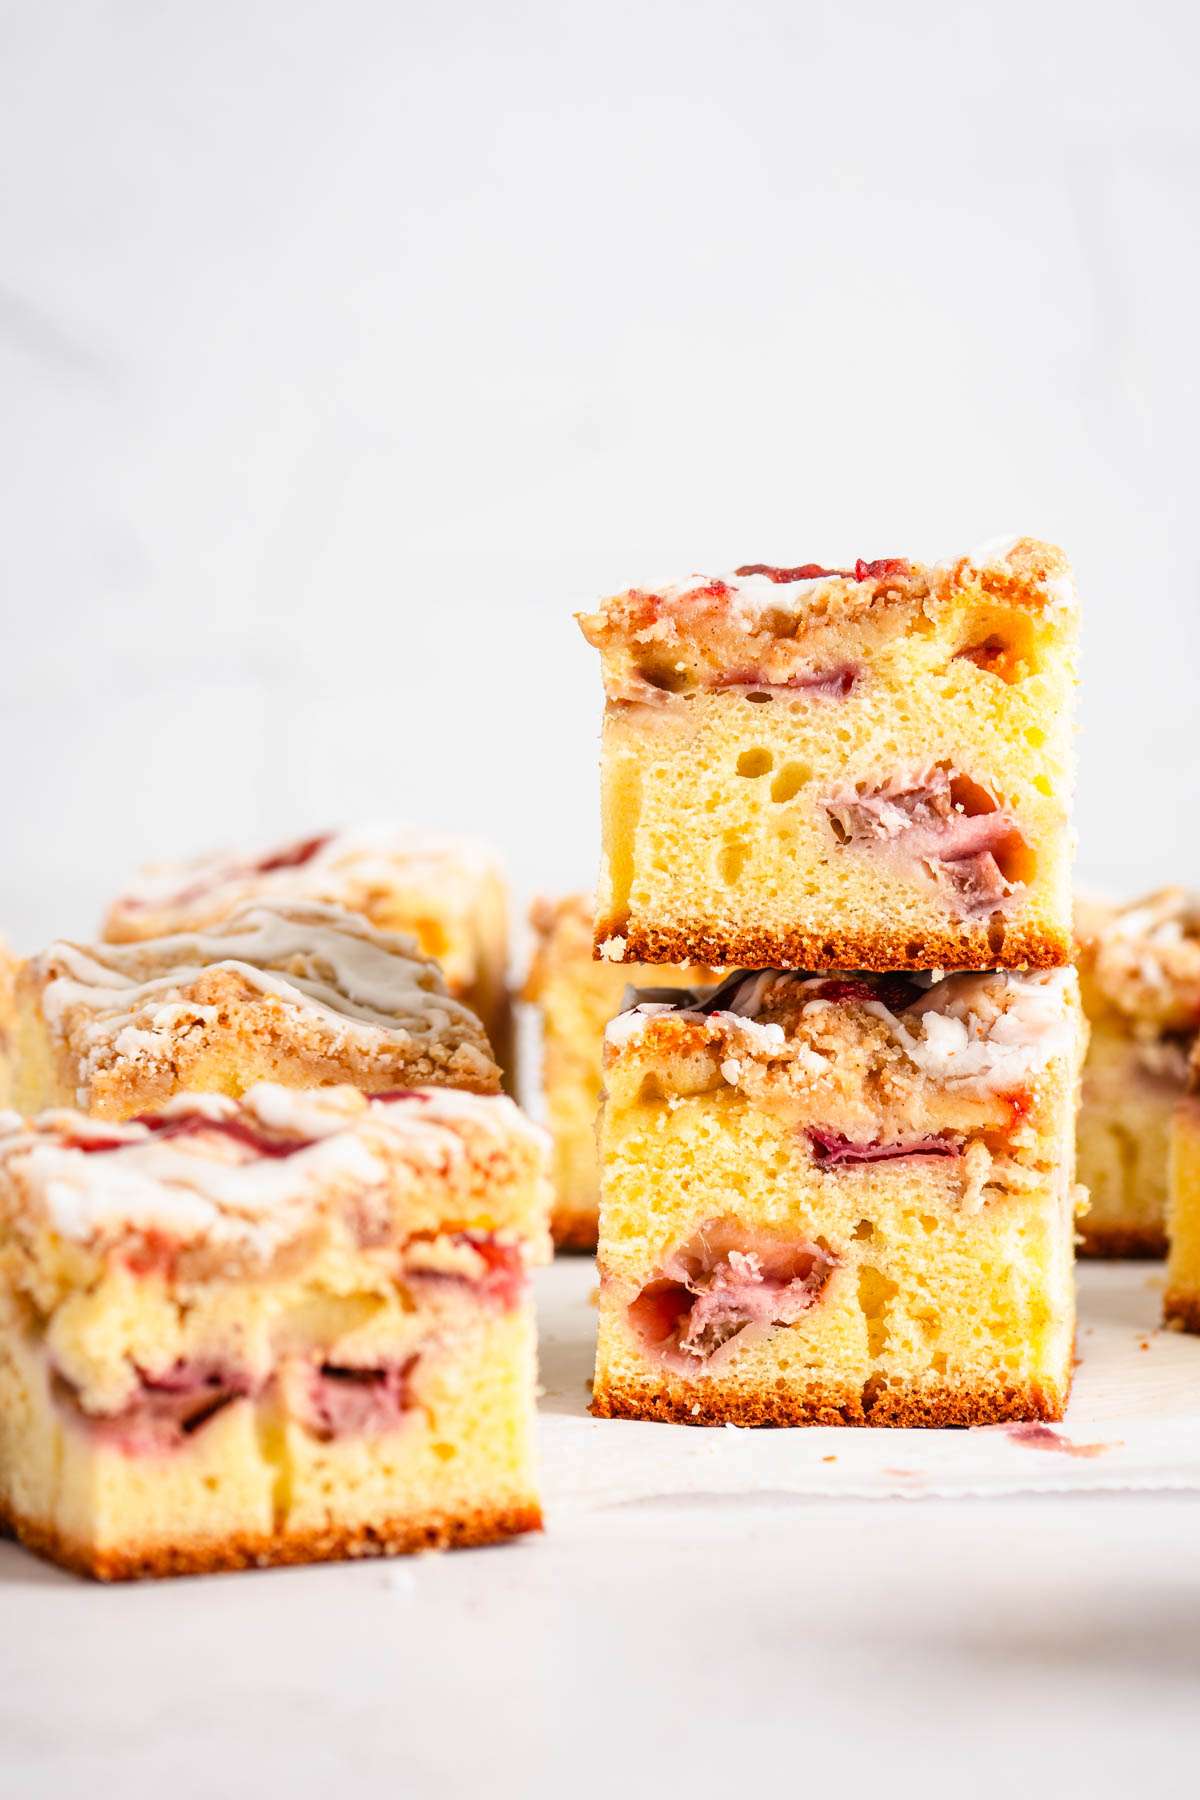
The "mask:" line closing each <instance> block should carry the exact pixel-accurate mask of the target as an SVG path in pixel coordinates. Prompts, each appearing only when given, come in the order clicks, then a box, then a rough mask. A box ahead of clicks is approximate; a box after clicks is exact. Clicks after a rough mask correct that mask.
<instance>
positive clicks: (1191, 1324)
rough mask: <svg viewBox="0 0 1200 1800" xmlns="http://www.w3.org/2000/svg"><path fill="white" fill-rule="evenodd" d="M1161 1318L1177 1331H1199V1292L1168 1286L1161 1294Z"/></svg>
mask: <svg viewBox="0 0 1200 1800" xmlns="http://www.w3.org/2000/svg"><path fill="white" fill-rule="evenodd" d="M1163 1318H1164V1319H1165V1321H1166V1323H1167V1324H1168V1325H1171V1326H1174V1327H1175V1329H1176V1330H1178V1331H1192V1332H1196V1333H1200V1294H1198V1293H1194V1292H1185V1291H1184V1290H1183V1289H1182V1288H1168V1289H1167V1291H1166V1293H1165V1294H1164V1296H1163Z"/></svg>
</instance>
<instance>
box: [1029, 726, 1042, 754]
mask: <svg viewBox="0 0 1200 1800" xmlns="http://www.w3.org/2000/svg"><path fill="white" fill-rule="evenodd" d="M1025 742H1026V743H1027V744H1028V745H1030V747H1031V748H1032V749H1034V750H1042V749H1044V748H1045V744H1046V734H1045V732H1044V731H1043V730H1042V728H1041V726H1040V725H1030V726H1028V727H1027V728H1026V731H1025Z"/></svg>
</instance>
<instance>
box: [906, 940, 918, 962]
mask: <svg viewBox="0 0 1200 1800" xmlns="http://www.w3.org/2000/svg"><path fill="white" fill-rule="evenodd" d="M904 954H905V956H906V957H907V958H908V961H909V963H910V964H911V965H912V967H913V968H914V969H915V968H917V967H918V966H919V963H920V957H921V945H920V944H918V943H917V941H916V939H915V938H914V939H912V940H911V941H910V942H909V943H907V944H905V946H904Z"/></svg>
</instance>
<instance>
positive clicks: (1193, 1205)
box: [1163, 1038, 1200, 1332]
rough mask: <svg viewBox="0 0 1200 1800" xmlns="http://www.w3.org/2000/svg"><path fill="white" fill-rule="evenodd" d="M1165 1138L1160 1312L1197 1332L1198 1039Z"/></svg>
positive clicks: (1199, 1233)
mask: <svg viewBox="0 0 1200 1800" xmlns="http://www.w3.org/2000/svg"><path fill="white" fill-rule="evenodd" d="M1168 1141H1169V1147H1170V1153H1169V1157H1168V1198H1167V1213H1166V1223H1167V1238H1168V1247H1167V1291H1166V1296H1165V1298H1164V1302H1163V1316H1164V1318H1165V1319H1166V1322H1167V1324H1168V1325H1173V1326H1175V1327H1176V1329H1178V1330H1180V1331H1195V1332H1200V1038H1197V1039H1196V1040H1195V1041H1194V1042H1193V1045H1192V1054H1191V1058H1190V1061H1189V1065H1188V1074H1187V1087H1186V1091H1185V1092H1184V1093H1183V1095H1182V1096H1181V1097H1180V1098H1179V1099H1178V1100H1177V1101H1176V1103H1175V1109H1174V1113H1173V1115H1172V1120H1171V1129H1170V1135H1169V1140H1168Z"/></svg>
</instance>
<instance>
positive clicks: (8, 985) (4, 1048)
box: [0, 938, 17, 1106]
mask: <svg viewBox="0 0 1200 1800" xmlns="http://www.w3.org/2000/svg"><path fill="white" fill-rule="evenodd" d="M16 978H17V959H16V957H15V956H14V955H13V954H12V952H11V951H10V949H9V947H8V945H7V944H6V943H5V941H4V939H3V938H0V1106H7V1105H8V1103H9V1100H10V1099H11V1096H12V1077H13V1048H14V1043H15V1039H16V1024H17V1020H16V994H15V988H16Z"/></svg>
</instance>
